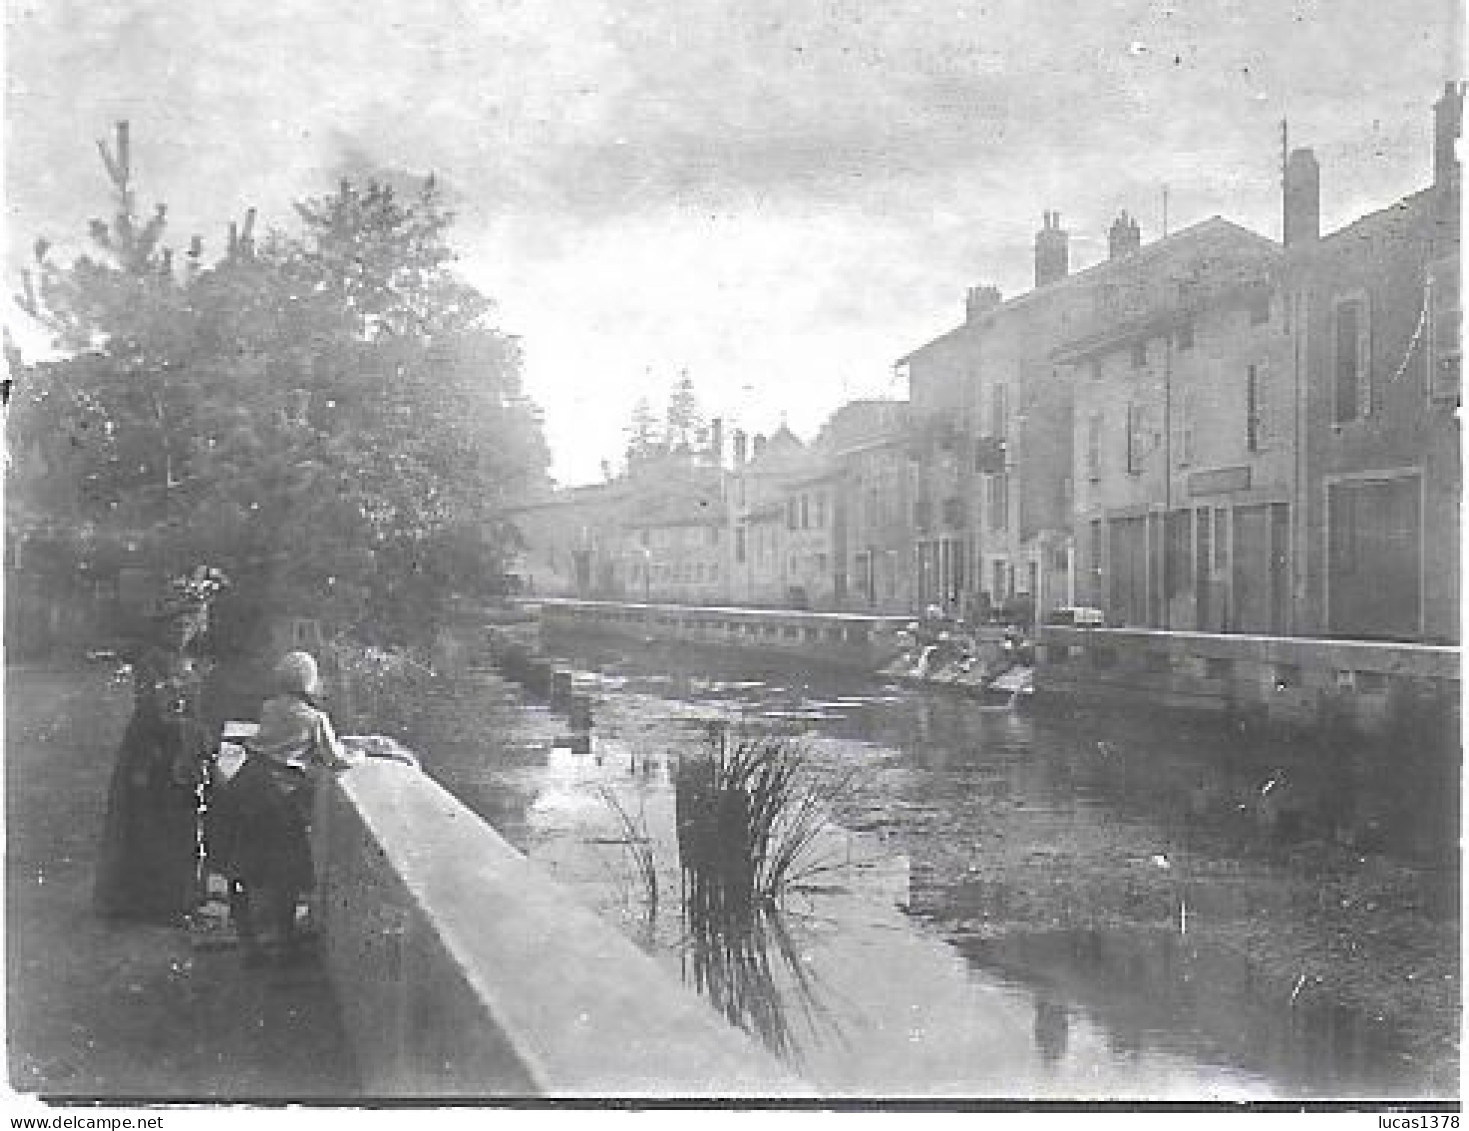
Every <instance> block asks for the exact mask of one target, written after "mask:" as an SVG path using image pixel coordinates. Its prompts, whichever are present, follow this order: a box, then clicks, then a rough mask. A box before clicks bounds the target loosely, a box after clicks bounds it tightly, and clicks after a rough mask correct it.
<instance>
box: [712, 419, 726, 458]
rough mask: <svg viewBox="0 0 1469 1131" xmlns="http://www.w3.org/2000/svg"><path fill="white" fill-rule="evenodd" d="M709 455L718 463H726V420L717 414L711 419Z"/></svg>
mask: <svg viewBox="0 0 1469 1131" xmlns="http://www.w3.org/2000/svg"><path fill="white" fill-rule="evenodd" d="M709 455H710V457H711V458H712V459H713V460H714V463H715V464H716V465H719V464H723V463H724V421H723V420H722V419H720V418H719V417H717V416H716V417H715V418H714V419H713V420H711V421H709Z"/></svg>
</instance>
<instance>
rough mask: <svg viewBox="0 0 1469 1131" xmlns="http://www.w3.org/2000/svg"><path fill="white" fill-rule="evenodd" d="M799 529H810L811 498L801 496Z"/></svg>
mask: <svg viewBox="0 0 1469 1131" xmlns="http://www.w3.org/2000/svg"><path fill="white" fill-rule="evenodd" d="M801 529H802V530H810V529H811V496H809V495H802V496H801Z"/></svg>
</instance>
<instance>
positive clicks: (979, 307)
mask: <svg viewBox="0 0 1469 1131" xmlns="http://www.w3.org/2000/svg"><path fill="white" fill-rule="evenodd" d="M1002 301H1004V300H1003V299H1002V297H1001V295H1000V288H999V287H991V286H984V287H970V288H969V291H968V293H967V294H966V295H965V296H964V321H966V322H977V321H978V320H979V318H980V317H981V316H982V315H984V314H987V313H989V312H990V311H991V310H993V309H994V308H995V307H997V306H999V305H1000V303H1001V302H1002Z"/></svg>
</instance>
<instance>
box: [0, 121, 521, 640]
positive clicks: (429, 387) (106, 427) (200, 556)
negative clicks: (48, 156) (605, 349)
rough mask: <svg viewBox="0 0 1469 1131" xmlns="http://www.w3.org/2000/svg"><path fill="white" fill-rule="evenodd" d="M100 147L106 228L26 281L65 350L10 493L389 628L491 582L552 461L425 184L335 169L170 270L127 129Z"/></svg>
mask: <svg viewBox="0 0 1469 1131" xmlns="http://www.w3.org/2000/svg"><path fill="white" fill-rule="evenodd" d="M103 156H104V159H105V160H106V162H107V166H108V171H109V175H110V176H111V177H112V180H113V185H114V189H115V190H116V192H117V195H118V211H117V215H116V217H115V219H114V220H113V221H112V223H111V224H101V223H100V222H97V221H94V222H93V225H92V236H93V242H94V245H95V249H96V250H95V252H94V253H93V254H90V255H87V256H82V257H80V258H78V259H77V260H76V261H75V262H73V263H72V264H70V265H68V266H64V267H62V266H57V265H55V264H53V263H52V262H51V261H50V259H49V258H48V256H47V255H46V250H47V249H44V248H43V249H39V253H38V262H37V272H36V275H35V277H34V278H32V279H30V280H28V285H27V296H28V302H29V303H30V307H31V309H32V310H33V311H34V312H36V313H37V314H38V315H40V316H44V317H46V318H47V319H48V320H49V321H50V323H51V325H52V326H53V328H54V329H55V331H56V333H57V336H58V340H59V341H60V342H61V344H63V345H65V346H67V347H68V348H70V349H72V350H77V351H80V352H78V353H77V354H76V356H74V357H73V358H72V359H70V360H68V361H66V362H62V363H56V364H53V365H50V366H45V367H37V369H36V370H35V371H33V372H32V373H30V374H28V375H27V376H28V380H27V381H26V383H25V384H26V386H27V387H26V390H25V396H24V398H23V399H24V401H25V405H26V410H25V411H24V412H22V413H18V415H17V418H16V420H15V428H16V431H17V432H21V433H24V434H25V435H26V436H27V437H28V438H34V439H35V443H36V444H40V445H42V446H49V448H50V449H51V450H50V452H49V455H48V457H47V458H45V459H44V460H42V461H40V462H41V463H42V464H44V466H45V468H46V472H47V473H46V476H45V479H46V482H47V484H48V486H47V487H45V489H43V488H42V485H41V484H39V483H33V482H26V483H24V484H23V486H24V488H25V490H24V491H23V493H24V494H25V495H26V497H27V499H28V501H29V503H30V504H31V505H33V506H35V507H37V508H38V509H40V510H42V511H45V512H46V513H51V514H57V515H60V514H63V513H69V514H71V515H73V516H77V517H85V519H86V520H87V521H89V522H92V523H95V524H99V525H100V526H102V527H104V528H108V529H112V530H116V531H126V532H127V533H128V535H129V537H134V538H138V539H143V540H145V541H147V542H148V543H149V544H150V545H153V546H154V547H156V551H157V554H158V558H159V560H160V563H161V564H163V565H164V566H165V567H166V568H174V567H176V566H177V565H179V564H184V563H187V562H188V561H190V560H209V561H212V562H214V563H216V564H219V565H222V566H223V567H224V568H225V569H226V570H228V571H230V572H231V573H232V575H233V576H234V577H235V580H236V594H237V598H238V599H240V600H243V601H244V602H246V604H248V605H249V607H250V608H252V609H253V610H255V611H257V612H260V613H272V612H295V613H307V614H314V615H319V616H323V617H324V619H327V620H328V621H331V622H334V623H336V624H338V625H341V626H353V625H355V626H357V627H358V629H359V630H360V631H362V632H364V633H368V634H375V635H379V636H387V637H389V638H403V637H405V636H408V635H412V634H413V633H414V632H416V631H422V630H425V629H427V628H429V627H430V626H432V625H433V624H434V623H435V622H436V621H437V620H439V619H440V618H442V617H443V616H445V615H447V611H448V608H449V604H450V599H451V598H452V597H453V596H455V595H474V594H482V593H485V592H487V591H489V590H491V589H493V587H494V585H495V582H496V580H497V579H498V578H500V577H501V576H502V575H503V572H504V564H505V561H506V559H507V557H508V556H509V555H510V554H511V553H513V552H514V550H515V549H516V545H517V536H516V534H515V531H514V529H513V527H512V526H511V525H510V523H509V522H508V521H507V519H506V517H505V515H506V511H507V508H508V507H509V506H510V505H511V504H513V503H514V502H515V501H517V500H518V499H520V498H521V497H523V496H524V495H525V494H527V493H529V492H531V491H534V490H536V489H538V488H539V487H541V486H542V485H543V484H544V481H545V469H546V467H547V464H548V462H549V460H548V454H547V451H546V447H545V443H544V439H543V437H542V431H541V423H540V418H539V415H538V412H537V410H536V409H535V407H534V406H533V405H532V404H531V403H530V402H529V401H528V400H527V399H526V397H525V396H524V394H523V392H522V389H521V384H520V364H521V359H520V351H519V347H518V344H517V343H516V341H515V339H513V338H512V337H509V336H507V335H505V334H504V333H502V332H501V331H500V330H499V329H498V328H497V327H496V326H495V324H494V310H493V306H492V304H491V302H490V301H489V300H488V299H487V298H486V297H485V296H483V295H481V294H479V293H478V292H477V291H476V290H475V289H474V288H472V287H471V286H469V285H468V284H467V283H465V282H464V281H463V280H462V279H460V278H459V277H458V276H457V275H455V274H454V272H453V270H452V262H453V252H452V249H451V247H450V245H449V243H448V240H447V232H448V229H449V227H450V224H451V221H452V217H451V216H450V215H449V214H448V213H447V212H446V211H445V210H444V208H443V207H442V204H441V202H440V198H439V193H438V191H437V188H436V186H435V185H434V183H433V182H432V180H430V181H428V182H426V183H425V184H424V186H423V188H422V190H421V191H420V192H419V193H418V195H417V196H416V197H415V198H414V199H411V200H406V201H405V200H402V199H400V198H399V196H398V194H397V193H395V192H394V191H393V190H392V189H391V188H389V187H388V186H386V185H383V184H380V183H377V182H374V181H368V182H367V183H366V184H365V185H355V184H353V183H351V182H347V181H344V182H342V183H341V184H340V185H339V187H338V189H337V191H336V192H335V193H332V194H330V195H327V196H324V197H320V198H317V199H313V200H308V201H304V202H302V203H301V204H300V205H299V206H298V208H297V213H298V217H299V219H300V230H299V232H298V233H296V234H286V233H283V232H271V233H269V234H268V235H267V236H266V237H265V238H264V239H263V240H261V241H259V242H258V243H257V241H256V239H255V237H254V232H253V215H247V217H246V219H245V221H244V223H243V224H242V225H231V227H230V238H229V241H228V245H227V249H226V252H225V254H224V255H223V256H222V257H221V258H220V259H219V260H218V261H216V262H213V263H208V264H206V263H205V262H204V259H203V250H202V244H201V242H200V241H199V240H198V239H197V238H196V239H195V240H194V241H192V244H191V247H190V252H189V256H188V262H187V263H186V264H185V265H184V270H183V271H182V273H180V272H178V271H176V270H175V269H174V265H173V263H172V257H171V256H170V255H169V253H168V251H167V250H166V249H165V248H163V247H162V244H161V240H162V236H163V234H164V217H165V212H164V210H163V209H162V208H161V207H160V208H159V209H158V210H157V212H156V213H155V216H154V218H153V220H151V221H150V222H149V223H148V224H144V225H140V224H139V223H138V222H137V220H136V218H135V217H134V216H133V213H132V208H133V206H132V192H131V187H130V185H129V182H128V174H129V170H128V168H127V157H126V133H125V131H120V133H119V140H118V145H117V148H116V150H114V151H112V152H109V151H108V150H107V149H106V148H105V147H103ZM18 407H19V406H18ZM18 470H19V465H18ZM58 470H59V471H60V474H57V472H58ZM21 478H22V479H23V478H24V475H23V473H22V475H21ZM33 478H34V477H33Z"/></svg>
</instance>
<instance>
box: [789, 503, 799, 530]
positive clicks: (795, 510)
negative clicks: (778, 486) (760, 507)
mask: <svg viewBox="0 0 1469 1131" xmlns="http://www.w3.org/2000/svg"><path fill="white" fill-rule="evenodd" d="M800 517H801V512H800V504H799V503H798V502H797V501H796V500H795V499H794V498H791V499H787V500H786V529H787V530H797V529H799V526H798V525H797V524H798V522H799V521H800Z"/></svg>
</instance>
